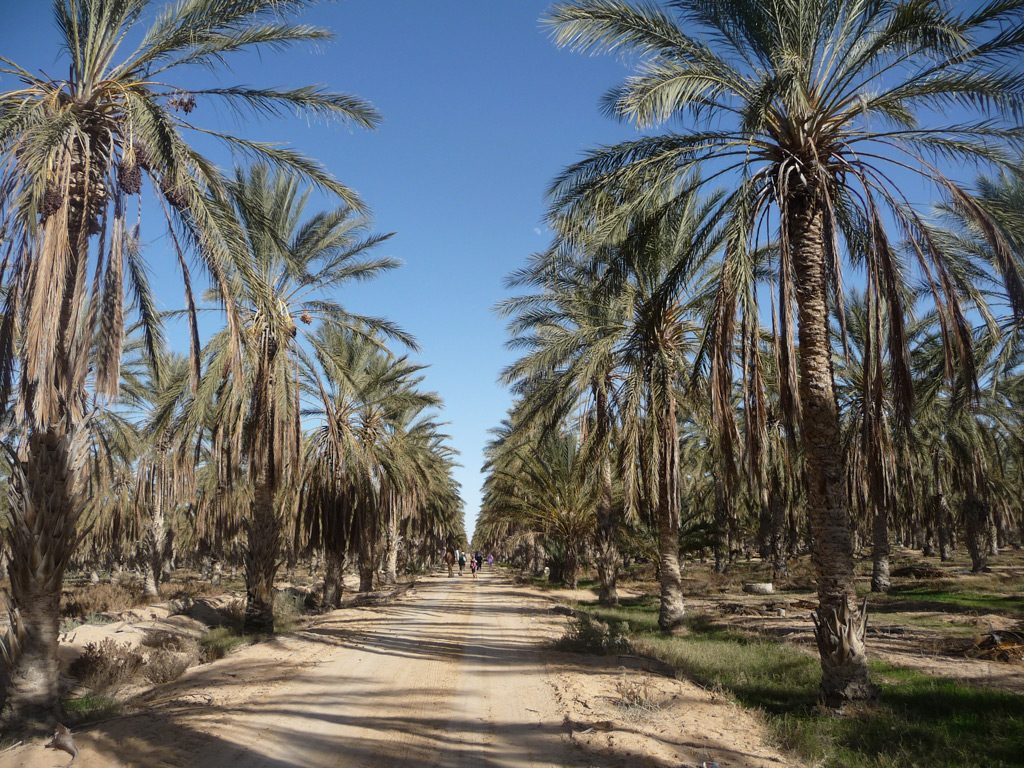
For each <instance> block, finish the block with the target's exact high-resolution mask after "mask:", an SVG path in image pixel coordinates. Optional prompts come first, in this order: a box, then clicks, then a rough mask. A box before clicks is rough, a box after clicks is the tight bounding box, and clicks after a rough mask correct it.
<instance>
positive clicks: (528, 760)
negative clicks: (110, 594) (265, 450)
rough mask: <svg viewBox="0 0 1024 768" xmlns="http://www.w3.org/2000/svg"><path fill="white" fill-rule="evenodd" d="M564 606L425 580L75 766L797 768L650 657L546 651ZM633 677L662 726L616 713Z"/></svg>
mask: <svg viewBox="0 0 1024 768" xmlns="http://www.w3.org/2000/svg"><path fill="white" fill-rule="evenodd" d="M549 606H550V603H549V602H548V601H547V600H545V598H544V597H543V596H541V595H539V594H537V593H535V592H532V591H530V590H528V589H526V588H523V587H519V586H516V585H514V584H512V583H511V582H509V581H507V580H505V579H504V578H502V577H500V576H497V575H494V574H490V573H486V574H482V575H481V576H480V577H478V578H477V579H475V580H474V579H472V578H470V577H469V576H468V574H467V575H466V576H464V577H462V578H454V579H448V578H445V577H432V578H428V579H425V580H423V581H422V582H421V583H420V584H419V585H418V586H417V588H416V589H415V590H414V591H413V592H410V593H409V594H408V595H407V596H406V597H405V598H404V599H403V600H402V601H400V602H398V603H396V604H392V605H389V606H384V607H380V608H372V609H347V610H345V611H339V612H335V613H333V614H329V615H326V616H324V617H321V618H320V619H318V620H317V621H316V622H314V623H313V624H311V625H310V626H309V627H307V628H306V629H305V630H303V631H301V632H298V633H296V634H294V635H291V636H289V637H285V638H282V639H280V640H276V641H274V642H270V643H263V644H260V645H257V646H252V647H249V648H247V649H244V650H243V651H241V652H239V653H237V654H234V655H232V656H230V657H229V658H227V659H224V660H222V661H220V662H216V663H214V664H209V665H205V666H203V667H197V668H195V669H193V670H191V671H190V672H189V673H188V674H187V675H186V676H185V677H183V678H182V679H181V680H179V681H177V682H176V683H174V684H172V685H169V686H163V687H161V688H159V689H156V690H154V691H153V692H151V693H150V694H147V696H145V697H143V699H142V700H141V701H140V702H139V704H140V705H142V706H144V709H143V710H141V712H140V713H139V714H136V715H132V716H128V717H123V718H118V719H115V720H111V721H109V722H106V723H101V724H98V725H96V726H94V727H92V728H90V729H87V730H86V731H83V732H82V733H80V734H78V735H77V736H76V739H77V741H78V742H79V745H80V747H81V749H82V754H81V755H80V756H79V758H78V761H76V766H80V767H81V768H93V767H94V766H95V767H97V768H98V767H99V766H103V767H104V768H107V767H109V768H120V767H122V766H124V767H127V766H147V767H148V766H181V767H182V768H184V767H185V766H190V767H193V768H227V767H229V766H231V767H234V766H237V767H238V768H242V767H243V766H244V767H245V768H299V767H300V766H301V767H302V768H328V767H331V768H334V767H338V768H355V767H356V766H366V767H367V768H368V767H369V766H375V767H378V766H389V767H393V768H413V767H414V766H415V767H416V768H421V767H422V766H442V767H444V768H468V767H469V766H474V767H476V766H481V767H483V768H525V767H526V766H539V767H543V768H547V767H550V768H556V767H559V768H561V767H564V766H578V767H579V768H584V767H586V766H619V765H623V766H625V765H629V766H666V767H667V766H674V767H676V766H681V765H700V764H701V762H702V761H704V760H717V761H718V762H719V764H720V765H722V766H723V767H724V766H757V767H761V766H778V765H781V764H783V761H782V760H781V759H780V758H779V756H778V755H777V754H775V753H774V752H772V751H771V750H770V749H767V748H766V747H765V746H764V744H763V742H762V740H761V737H760V730H759V728H758V725H757V723H756V722H754V721H753V720H752V719H751V718H749V717H748V716H747V715H746V714H745V713H743V712H742V711H741V710H739V709H737V708H736V707H734V706H733V705H731V704H728V703H727V702H725V701H722V700H715V699H714V698H713V697H712V696H710V695H709V694H707V693H706V692H704V691H702V690H701V689H699V688H697V687H695V686H692V685H689V684H688V683H685V682H680V681H676V680H672V679H670V678H666V677H664V676H658V675H654V674H651V673H649V672H645V671H643V670H642V669H641V668H639V667H642V666H644V665H643V663H642V662H637V661H636V660H630V659H608V658H590V657H581V656H576V655H568V654H557V653H552V652H551V651H549V650H547V649H546V647H545V645H546V643H547V641H549V640H550V639H551V638H553V637H557V636H558V635H559V634H560V633H561V632H562V627H563V622H564V618H562V617H560V616H556V615H554V614H552V613H551V612H550V610H549ZM623 664H625V665H628V666H631V667H633V668H631V669H629V670H626V669H625V668H624V667H623V666H622V665H623ZM625 675H629V676H630V679H631V680H640V681H642V682H643V684H644V685H646V686H648V687H649V690H650V691H651V692H652V694H653V695H654V696H655V697H656V698H657V699H658V701H659V703H660V705H659V708H658V709H657V711H654V712H644V713H641V715H640V716H639V717H638V716H636V714H635V713H634V714H630V713H627V712H624V711H623V710H622V709H621V708H620V707H617V706H616V704H615V698H616V697H615V690H616V685H617V684H618V683H619V682H621V680H622V679H624V676H625ZM65 763H66V760H65V759H64V757H63V756H62V755H61V754H59V753H54V752H52V751H44V750H43V749H41V748H40V747H39V746H38V745H27V746H25V747H22V748H19V749H18V750H15V751H13V752H8V753H6V754H4V755H2V756H0V768H7V766H25V767H26V768H40V767H42V766H46V768H49V767H50V766H58V765H64V764H65Z"/></svg>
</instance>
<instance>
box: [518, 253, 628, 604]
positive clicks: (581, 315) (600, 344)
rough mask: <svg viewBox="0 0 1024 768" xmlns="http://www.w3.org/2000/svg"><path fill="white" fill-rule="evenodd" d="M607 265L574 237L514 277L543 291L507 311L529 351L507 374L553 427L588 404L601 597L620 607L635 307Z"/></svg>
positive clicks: (526, 412) (587, 447) (526, 415)
mask: <svg viewBox="0 0 1024 768" xmlns="http://www.w3.org/2000/svg"><path fill="white" fill-rule="evenodd" d="M599 264H600V262H597V261H596V260H594V261H591V260H589V259H588V258H587V256H586V255H585V254H580V253H574V252H573V243H572V242H571V240H569V239H567V238H566V239H563V241H562V242H561V243H557V244H556V245H555V246H554V247H552V248H551V249H549V250H548V251H547V252H544V253H541V254H538V255H537V256H535V257H534V259H533V260H532V263H531V264H530V266H529V267H528V268H527V269H525V270H522V271H520V272H518V273H516V274H514V275H513V276H512V277H511V278H510V279H509V280H508V281H507V282H508V284H509V286H510V287H513V286H529V287H531V288H534V289H538V290H540V293H538V294H534V295H526V296H518V297H515V298H512V299H509V300H506V301H505V302H503V303H502V304H501V305H500V306H499V311H500V312H501V313H502V314H505V315H510V316H511V317H512V318H513V320H512V323H511V332H512V333H513V335H514V339H513V341H512V342H511V344H510V346H512V347H513V348H516V349H521V350H525V351H527V354H525V355H524V356H523V357H522V358H521V359H520V360H518V361H517V362H516V363H514V364H513V365H511V366H510V367H509V368H508V369H507V370H506V371H505V373H504V375H503V378H504V379H505V380H506V382H508V383H510V384H513V385H515V389H516V391H517V392H519V393H520V394H522V396H523V398H524V401H523V404H522V407H521V408H520V409H519V410H520V416H521V418H523V419H525V420H527V421H529V420H540V421H541V422H542V423H544V424H545V425H546V428H553V425H561V424H562V423H563V422H564V420H565V418H566V415H567V414H568V413H570V412H572V410H573V408H574V407H575V406H576V405H577V404H582V407H583V408H584V409H585V414H586V415H585V417H584V418H583V419H582V421H583V423H584V425H585V428H584V430H583V434H582V438H583V443H584V445H583V451H584V453H585V454H586V455H587V456H588V458H589V460H590V461H593V462H595V463H596V464H597V465H598V467H599V473H600V486H601V492H600V494H599V496H598V501H597V512H596V514H597V525H598V527H597V533H596V540H595V548H596V553H595V555H596V556H595V560H596V566H597V573H598V581H599V589H598V599H599V601H600V602H601V603H602V604H604V605H617V604H618V601H619V598H618V592H617V589H616V583H617V580H618V571H619V568H620V566H621V556H620V555H619V550H618V533H619V529H620V527H621V524H622V521H621V520H620V519H619V516H620V515H619V512H620V511H621V510H620V508H619V507H617V506H616V505H614V504H613V502H612V494H613V489H612V486H613V480H612V477H613V471H612V470H613V461H614V451H615V432H616V416H615V409H614V391H613V390H614V386H615V382H614V374H615V365H616V360H615V355H614V350H615V345H616V343H617V342H618V341H619V340H620V336H621V334H622V333H623V331H624V329H625V327H626V322H625V320H626V315H625V313H626V312H627V311H628V308H627V307H626V306H625V305H624V303H623V302H622V300H621V298H620V297H619V296H618V295H616V294H612V293H611V292H609V291H608V290H606V288H607V286H606V285H605V283H604V281H603V280H602V275H601V274H600V273H599V272H596V271H595V267H597V268H600V267H599ZM522 428H523V426H520V429H522Z"/></svg>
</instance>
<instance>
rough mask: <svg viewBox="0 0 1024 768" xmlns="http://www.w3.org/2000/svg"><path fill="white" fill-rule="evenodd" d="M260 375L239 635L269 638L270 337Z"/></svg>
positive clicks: (272, 554)
mask: <svg viewBox="0 0 1024 768" xmlns="http://www.w3.org/2000/svg"><path fill="white" fill-rule="evenodd" d="M264 344H265V345H266V346H265V349H264V354H263V359H262V361H261V366H262V370H261V371H259V372H258V374H257V376H256V382H257V383H256V387H257V389H256V393H255V397H254V403H253V404H252V413H253V414H257V415H258V416H259V418H260V421H259V423H258V424H256V425H255V430H254V431H255V434H254V435H252V440H253V449H252V455H251V457H250V472H251V473H252V477H253V481H254V482H253V499H252V507H251V510H252V516H251V519H250V520H249V521H248V542H247V543H248V546H247V549H246V552H245V558H244V561H245V593H246V594H245V623H244V631H245V632H258V633H268V634H269V633H273V631H274V577H275V576H276V575H277V567H278V557H279V555H280V548H281V526H280V523H279V521H278V517H277V512H276V510H275V509H274V504H275V503H276V502H277V488H278V467H277V461H278V457H277V453H276V452H277V438H278V435H277V429H278V425H277V414H276V409H275V407H274V396H273V392H274V379H275V374H274V359H275V357H276V356H277V351H278V345H277V342H276V340H275V339H273V338H272V337H269V336H268V337H266V338H265V339H264Z"/></svg>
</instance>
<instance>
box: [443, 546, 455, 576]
mask: <svg viewBox="0 0 1024 768" xmlns="http://www.w3.org/2000/svg"><path fill="white" fill-rule="evenodd" d="M444 562H445V564H446V565H447V566H448V578H451V577H452V576H454V575H455V574H454V573H453V572H452V567H453V566H454V565H455V550H454V549H452V548H451V547H448V549H446V550H445V551H444Z"/></svg>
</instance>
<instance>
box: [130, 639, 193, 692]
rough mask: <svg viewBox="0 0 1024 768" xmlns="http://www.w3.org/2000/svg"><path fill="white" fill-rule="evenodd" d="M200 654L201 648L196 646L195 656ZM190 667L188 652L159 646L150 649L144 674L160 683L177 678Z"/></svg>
mask: <svg viewBox="0 0 1024 768" xmlns="http://www.w3.org/2000/svg"><path fill="white" fill-rule="evenodd" d="M198 656H199V649H198V646H196V653H195V657H196V658H197V659H198ZM188 668H189V657H188V656H187V655H186V654H184V653H175V652H174V651H168V650H164V649H162V648H157V649H154V650H152V651H150V653H149V656H148V657H147V658H146V666H145V667H144V668H143V670H142V674H143V675H145V676H146V679H147V680H149V682H151V683H153V684H155V685H159V684H161V683H170V682H172V681H174V680H177V679H178V678H179V677H181V676H182V675H183V674H185V670H186V669H188Z"/></svg>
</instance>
